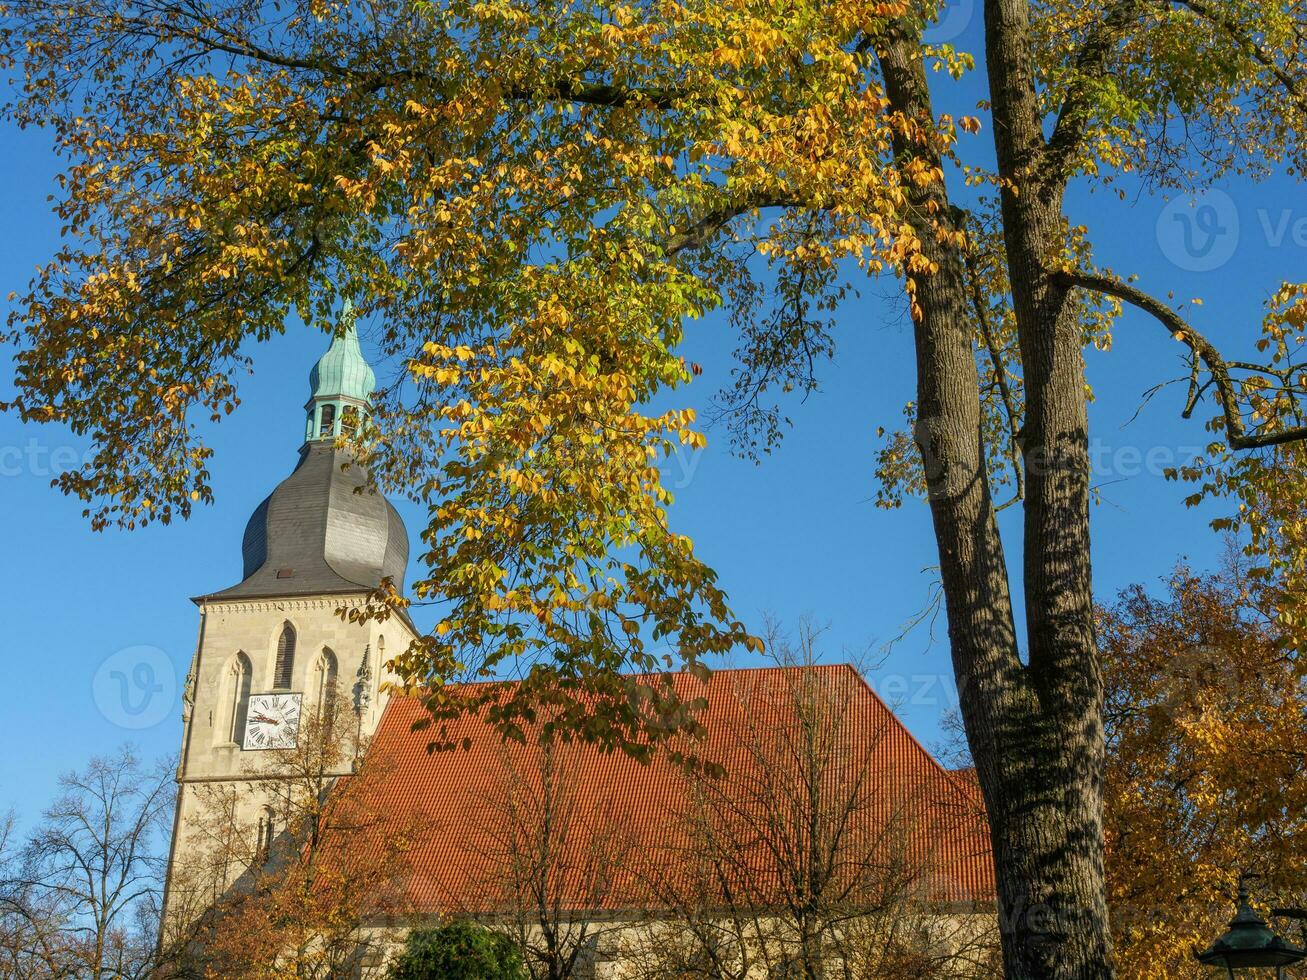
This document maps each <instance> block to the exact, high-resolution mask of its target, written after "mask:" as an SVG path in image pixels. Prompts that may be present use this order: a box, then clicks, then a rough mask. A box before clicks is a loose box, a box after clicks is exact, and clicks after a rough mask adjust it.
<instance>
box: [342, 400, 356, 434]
mask: <svg viewBox="0 0 1307 980" xmlns="http://www.w3.org/2000/svg"><path fill="white" fill-rule="evenodd" d="M358 427H359V410H358V409H357V408H355V407H354V406H353V405H346V406H345V407H344V408H343V409H342V410H341V413H340V431H341V432H342V433H343V434H345V435H347V436H352V435H353V434H354V433H355V432H357V431H358Z"/></svg>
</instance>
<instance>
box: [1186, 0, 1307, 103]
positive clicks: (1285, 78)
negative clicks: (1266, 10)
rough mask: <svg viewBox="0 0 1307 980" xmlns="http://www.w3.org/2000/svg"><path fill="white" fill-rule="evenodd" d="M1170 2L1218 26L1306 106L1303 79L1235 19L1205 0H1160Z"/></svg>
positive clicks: (1306, 97)
mask: <svg viewBox="0 0 1307 980" xmlns="http://www.w3.org/2000/svg"><path fill="white" fill-rule="evenodd" d="M1172 3H1176V4H1178V5H1179V6H1181V7H1183V8H1185V9H1186V10H1190V11H1192V12H1193V13H1195V14H1197V15H1198V16H1199V17H1201V18H1203V19H1204V20H1207V21H1209V22H1211V23H1213V24H1215V25H1216V26H1217V27H1219V28H1220V29H1221V30H1222V31H1223V32H1224V33H1225V34H1226V36H1228V37H1229V38H1230V39H1231V40H1232V41H1234V43H1235V44H1237V45H1239V47H1241V48H1243V49H1244V50H1245V51H1247V52H1248V54H1250V55H1251V56H1252V58H1253V60H1254V61H1256V62H1257V63H1258V64H1260V65H1261V66H1262V67H1264V68H1265V69H1266V70H1267V71H1269V72H1270V73H1271V74H1272V75H1273V76H1275V79H1276V81H1278V82H1279V83H1280V84H1281V85H1283V86H1284V87H1285V89H1286V90H1287V91H1288V93H1289V95H1290V96H1292V97H1293V99H1294V101H1295V102H1298V103H1299V104H1300V105H1302V106H1303V107H1304V108H1307V87H1304V84H1303V79H1301V78H1294V77H1293V76H1292V75H1290V74H1289V73H1288V72H1286V71H1285V70H1284V69H1283V68H1281V67H1280V66H1279V65H1278V64H1276V61H1275V57H1274V56H1273V55H1272V54H1271V53H1270V52H1269V51H1267V50H1266V49H1265V48H1264V47H1262V46H1261V45H1259V44H1257V43H1255V42H1254V41H1253V40H1252V38H1251V37H1249V35H1248V31H1247V30H1245V29H1244V28H1243V27H1242V26H1241V25H1240V24H1239V23H1238V22H1237V21H1235V20H1232V19H1231V18H1229V17H1227V16H1225V14H1223V13H1222V12H1221V11H1220V9H1219V8H1218V7H1215V6H1213V5H1211V4H1209V3H1207V2H1206V0H1162V5H1163V6H1164V7H1167V8H1168V9H1169V8H1170V6H1171V4H1172Z"/></svg>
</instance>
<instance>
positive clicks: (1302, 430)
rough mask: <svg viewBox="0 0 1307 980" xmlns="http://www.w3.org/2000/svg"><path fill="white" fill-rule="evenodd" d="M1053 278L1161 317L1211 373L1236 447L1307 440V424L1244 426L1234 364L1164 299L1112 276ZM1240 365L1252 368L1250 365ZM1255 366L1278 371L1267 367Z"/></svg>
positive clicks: (1072, 274)
mask: <svg viewBox="0 0 1307 980" xmlns="http://www.w3.org/2000/svg"><path fill="white" fill-rule="evenodd" d="M1051 279H1052V281H1053V282H1054V283H1057V284H1058V285H1060V286H1064V287H1067V288H1071V287H1079V288H1081V289H1088V290H1091V291H1093V292H1098V293H1103V294H1105V295H1107V296H1115V297H1116V298H1117V299H1119V300H1122V301H1123V302H1126V303H1129V304H1130V305H1131V306H1133V307H1135V308H1136V309H1140V310H1143V311H1144V312H1145V313H1148V314H1150V315H1151V316H1153V317H1154V318H1155V319H1157V320H1159V321H1160V322H1161V323H1162V325H1163V326H1165V327H1166V328H1167V330H1169V331H1170V332H1171V336H1173V337H1175V339H1176V340H1179V341H1180V342H1182V343H1183V344H1185V345H1186V346H1187V347H1188V348H1189V349H1190V350H1192V351H1193V352H1194V355H1195V356H1196V357H1198V358H1199V359H1200V360H1201V361H1202V362H1203V365H1204V366H1205V367H1206V368H1207V370H1208V373H1210V374H1211V376H1212V381H1213V382H1215V384H1216V390H1217V391H1218V392H1219V393H1220V395H1221V407H1222V409H1223V411H1224V414H1225V428H1226V436H1227V438H1228V439H1229V443H1230V447H1231V448H1232V449H1262V448H1265V447H1267V446H1281V445H1284V444H1285V443H1289V442H1299V441H1302V440H1307V426H1294V427H1292V428H1288V429H1281V430H1278V431H1275V432H1269V433H1265V434H1257V433H1253V434H1249V432H1248V429H1247V426H1246V425H1244V420H1243V415H1242V414H1240V412H1239V392H1238V386H1237V385H1236V383H1235V381H1234V380H1233V379H1232V378H1231V377H1230V367H1231V365H1230V363H1229V362H1227V361H1226V360H1225V358H1224V357H1222V356H1221V353H1220V351H1218V350H1217V349H1216V347H1215V346H1213V344H1212V343H1211V341H1209V340H1208V339H1207V338H1206V337H1204V336H1203V335H1202V334H1200V333H1199V332H1198V331H1197V330H1195V329H1194V328H1193V327H1192V326H1190V325H1189V323H1188V322H1187V321H1186V320H1185V319H1184V318H1183V317H1181V316H1180V314H1178V313H1176V312H1175V310H1173V309H1171V307H1169V306H1167V305H1166V304H1165V303H1163V302H1162V301H1161V300H1159V299H1156V298H1155V297H1153V296H1150V295H1148V294H1147V293H1145V292H1144V291H1143V290H1141V289H1136V288H1135V287H1134V286H1131V285H1129V284H1128V283H1125V282H1122V281H1121V280H1120V279H1116V278H1114V277H1112V276H1102V275H1094V274H1091V273H1086V272H1074V271H1070V270H1062V271H1060V272H1055V273H1053V275H1052V276H1051ZM1240 366H1242V367H1245V368H1252V366H1250V365H1243V364H1241V365H1240ZM1252 369H1254V370H1260V371H1267V373H1274V372H1270V371H1268V370H1267V369H1265V368H1252Z"/></svg>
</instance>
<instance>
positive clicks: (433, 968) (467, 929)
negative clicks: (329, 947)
mask: <svg viewBox="0 0 1307 980" xmlns="http://www.w3.org/2000/svg"><path fill="white" fill-rule="evenodd" d="M390 977H391V980H527V972H526V969H525V968H524V967H523V966H522V957H521V956H520V955H519V954H518V951H517V950H516V949H515V948H514V946H513V943H512V940H510V939H509V938H508V937H507V936H505V935H503V934H502V933H498V932H493V931H491V930H490V929H484V928H482V927H481V926H478V925H475V924H473V923H471V922H451V923H449V924H448V925H443V926H440V927H439V928H436V929H415V930H413V931H412V932H411V933H409V936H408V942H407V944H406V945H405V947H404V952H403V953H401V954H400V955H399V958H398V959H396V960H395V962H394V963H392V964H391V967H390Z"/></svg>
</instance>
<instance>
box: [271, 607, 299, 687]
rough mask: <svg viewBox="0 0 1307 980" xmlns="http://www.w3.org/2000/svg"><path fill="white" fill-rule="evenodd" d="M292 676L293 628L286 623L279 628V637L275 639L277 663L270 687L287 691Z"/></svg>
mask: <svg viewBox="0 0 1307 980" xmlns="http://www.w3.org/2000/svg"><path fill="white" fill-rule="evenodd" d="M294 676H295V627H293V626H291V624H290V623H287V624H285V625H284V626H283V627H282V628H281V636H280V637H279V638H278V639H277V663H276V667H275V669H274V670H273V673H272V686H273V687H274V688H275V689H277V690H279V691H285V690H289V689H290V684H291V679H292V678H293V677H294Z"/></svg>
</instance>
